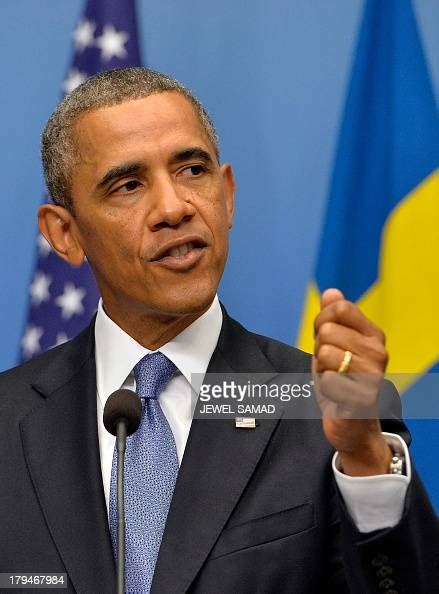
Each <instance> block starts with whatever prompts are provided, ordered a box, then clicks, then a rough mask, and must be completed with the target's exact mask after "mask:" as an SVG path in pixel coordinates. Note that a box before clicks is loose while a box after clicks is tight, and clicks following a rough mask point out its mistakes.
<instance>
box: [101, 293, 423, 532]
mask: <svg viewBox="0 0 439 594" xmlns="http://www.w3.org/2000/svg"><path fill="white" fill-rule="evenodd" d="M221 325H222V311H221V307H220V305H219V301H218V297H215V299H214V301H213V302H212V305H211V306H210V308H209V309H208V310H207V311H206V312H205V313H204V314H203V315H202V316H201V317H199V318H198V319H197V320H195V322H193V323H192V324H191V325H190V326H188V327H187V328H186V329H185V330H183V332H181V333H180V334H179V335H178V336H176V337H175V338H173V339H172V340H171V341H169V342H168V343H166V344H165V345H163V346H162V347H160V349H159V350H160V352H162V353H163V354H164V355H166V356H167V357H168V359H170V360H171V361H172V362H173V363H174V365H175V366H176V367H177V369H178V370H179V371H180V373H179V374H178V375H176V376H175V377H174V378H173V379H172V380H171V381H170V382H169V384H168V385H167V387H166V388H165V390H164V391H163V392H162V393H161V394H160V395H159V397H158V401H159V403H160V406H161V408H162V410H163V413H164V414H165V416H166V418H167V420H168V423H169V425H170V427H171V430H172V433H173V435H174V439H175V444H176V447H177V456H178V461H179V463H181V460H182V458H183V454H184V449H185V447H186V442H187V438H188V435H189V430H190V427H191V423H192V411H193V403H194V399H195V398H196V396H197V393H196V389H197V387H195V388H194V387H192V385H191V374H193V373H197V374H205V373H206V371H207V367H208V365H209V361H210V359H211V357H212V354H213V352H214V350H215V347H216V345H217V342H218V338H219V334H220V331H221ZM95 340H96V352H95V357H96V383H97V416H98V418H97V421H98V436H99V452H100V459H101V468H102V479H103V484H104V492H105V499H106V502H107V510H108V503H109V497H110V481H111V466H112V460H113V451H114V445H115V441H116V438H115V437H114V436H113V435H111V434H110V433H108V431H107V430H106V429H105V427H104V424H103V411H104V407H105V403H106V401H107V398H108V397H109V396H110V394H112V393H113V392H114V391H115V390H118V389H119V388H128V389H131V390H135V380H134V373H133V368H134V366H135V365H136V364H137V363H138V362H139V361H140V359H142V358H143V357H144V356H145V355H147V354H148V353H151V352H152V351H150V350H148V349H146V348H145V347H143V346H142V345H140V344H139V343H138V342H136V341H135V340H134V339H133V338H132V337H131V336H129V335H128V334H127V333H126V332H124V330H122V329H121V328H120V327H119V326H118V325H117V324H115V323H114V322H113V321H112V320H111V319H110V318H109V317H108V316H107V314H106V313H105V311H104V308H103V306H102V301H100V302H99V307H98V313H97V317H96V325H95ZM384 435H385V436H386V439H387V441H388V442H389V443H390V444H391V446H392V448H393V449H394V451H398V452H401V453H402V454H404V455H405V458H406V473H407V475H406V476H398V475H380V476H370V477H350V476H347V475H345V474H343V473H342V472H340V470H339V466H338V463H337V454H335V456H334V458H333V461H332V467H333V471H334V474H335V479H336V481H337V485H338V488H339V489H340V492H341V494H342V496H343V499H344V501H345V503H346V507H347V509H348V511H349V513H350V515H351V517H352V519H353V521H354V522H355V524H356V526H357V528H358V529H359V530H360V531H361V532H370V531H372V530H378V529H382V528H390V527H392V526H395V525H396V524H397V523H398V522H399V520H400V519H401V516H402V512H403V507H404V500H405V494H406V491H407V487H408V484H409V482H410V476H411V470H410V459H409V454H408V450H407V446H406V444H405V443H404V441H403V440H402V439H401V438H400V437H399V436H398V435H393V434H384Z"/></svg>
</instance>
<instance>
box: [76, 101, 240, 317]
mask: <svg viewBox="0 0 439 594" xmlns="http://www.w3.org/2000/svg"><path fill="white" fill-rule="evenodd" d="M74 132H75V137H76V142H77V149H78V151H79V155H80V160H79V163H78V164H77V165H76V166H75V167H74V169H73V176H72V186H71V195H72V200H73V207H74V215H75V216H74V222H73V232H74V233H76V237H77V239H78V242H79V244H80V245H81V247H82V249H83V251H84V253H85V254H86V256H87V258H88V261H89V262H90V264H91V266H92V268H93V271H94V273H95V276H96V279H97V282H98V284H99V288H100V290H101V294H102V297H103V301H104V304H105V307H106V309H107V311H108V313H109V314H110V316H111V317H113V319H115V318H117V317H120V316H121V315H124V313H123V312H126V314H127V315H129V316H131V319H132V318H133V317H134V318H135V317H136V316H141V317H143V318H145V317H151V316H161V317H163V316H164V317H165V318H166V317H169V316H171V317H172V316H181V315H187V314H190V315H193V314H195V315H198V314H200V313H202V312H203V311H204V310H205V309H206V308H207V307H208V306H209V304H210V303H211V301H212V299H213V297H214V295H215V292H216V289H217V286H218V283H219V280H220V278H221V275H222V272H223V269H224V265H225V261H226V257H227V249H228V231H229V228H230V227H231V224H232V216H233V192H234V182H233V175H232V172H231V169H230V166H228V165H223V166H221V167H220V166H219V165H218V163H217V160H216V156H215V150H214V147H213V146H212V143H211V142H210V140H209V138H208V136H207V134H206V132H205V130H204V128H203V127H202V125H201V123H200V122H199V120H198V117H197V115H196V112H195V111H194V108H193V107H192V105H191V104H190V102H189V101H188V100H187V99H185V98H184V97H183V96H182V95H180V94H178V93H175V92H166V93H161V94H156V95H151V96H149V97H146V98H144V99H137V100H132V101H127V102H125V103H122V104H120V105H115V106H112V107H107V108H102V109H98V110H95V111H93V112H90V113H88V114H85V115H83V116H81V117H80V118H79V120H78V122H77V123H76V126H75V130H74Z"/></svg>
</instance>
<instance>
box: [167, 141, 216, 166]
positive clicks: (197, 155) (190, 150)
mask: <svg viewBox="0 0 439 594" xmlns="http://www.w3.org/2000/svg"><path fill="white" fill-rule="evenodd" d="M191 159H199V160H200V161H204V163H206V164H207V165H210V164H213V160H212V157H211V156H210V154H209V153H208V152H207V151H206V150H204V149H203V148H201V147H200V146H190V147H187V148H184V149H181V150H178V151H176V152H175V153H173V154H172V155H171V157H170V159H169V162H170V163H171V164H177V163H182V162H183V161H190V160H191Z"/></svg>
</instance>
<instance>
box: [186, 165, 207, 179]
mask: <svg viewBox="0 0 439 594" xmlns="http://www.w3.org/2000/svg"><path fill="white" fill-rule="evenodd" d="M205 171H206V167H205V166H204V165H198V164H197V165H190V166H189V167H185V168H184V169H183V170H182V171H181V174H182V175H184V176H186V177H200V175H202V174H203V173H204V172H205Z"/></svg>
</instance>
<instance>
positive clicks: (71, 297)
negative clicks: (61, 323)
mask: <svg viewBox="0 0 439 594" xmlns="http://www.w3.org/2000/svg"><path fill="white" fill-rule="evenodd" d="M84 297H85V290H84V289H82V288H81V287H75V285H74V284H73V283H66V284H65V285H64V293H63V294H62V295H59V297H57V298H56V299H55V303H56V305H57V306H58V307H60V308H61V310H62V312H61V316H62V317H63V318H64V319H66V320H69V319H70V318H71V317H72V316H73V315H74V314H82V313H84V306H83V305H82V300H83V299H84Z"/></svg>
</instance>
